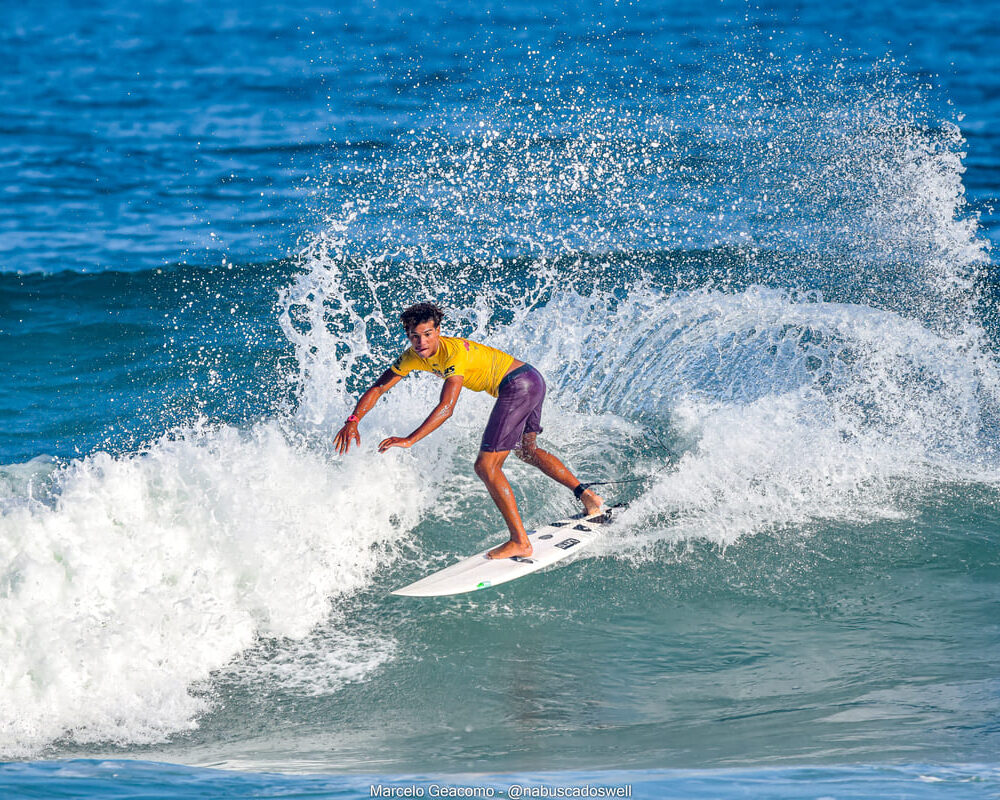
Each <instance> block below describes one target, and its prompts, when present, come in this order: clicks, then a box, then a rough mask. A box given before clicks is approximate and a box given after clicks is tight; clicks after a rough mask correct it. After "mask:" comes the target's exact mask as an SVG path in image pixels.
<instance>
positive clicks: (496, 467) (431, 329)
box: [334, 320, 604, 558]
mask: <svg viewBox="0 0 1000 800" xmlns="http://www.w3.org/2000/svg"><path fill="white" fill-rule="evenodd" d="M407 338H408V339H409V340H410V344H411V345H412V347H413V349H414V351H416V353H417V355H419V356H421V357H422V358H431V357H432V356H434V354H435V353H437V349H438V347H439V346H440V344H441V327H440V325H437V324H435V323H434V322H433V321H432V320H428V321H427V322H421V323H419V324H417V325H414V326H413V327H412V328H410V330H409V331H407ZM523 364H524V362H523V361H519V360H518V359H516V358H515V359H514V362H513V364H511V366H510V368H509V369H508V370H507V372H508V373H510V372H511V371H513V370H515V369H517V368H518V367H520V366H522V365H523ZM401 380H402V377H401V376H399V375H397V374H396V373H394V372H393V371H392V370H391V369H387V370H386V371H385V372H383V373H382V375H381V376H380V377H379V379H378V380H377V381H376V382H375V385H374V386H372V387H371V388H370V389H368V391H366V392H365V393H364V394H363V395H362V396H361V399H360V400H358V404H357V406H356V407H355V409H354V416H356V417H358V418H361V417H363V416H364V415H365V414H367V413H368V412H369V411H370V410H371V409H372V408H373V407H374V405H375V403H376V402H378V399H379V398H380V397H381V396H382V395H383V394H385V393H386V392H387V391H389V389H391V388H392V387H393V386H395V385H396V384H397V383H399V381H401ZM463 382H464V378H462V376H460V375H459V376H452V377H451V378H448V379H447V380H446V381H445V382H444V386H443V387H442V389H441V399H440V400H439V401H438V404H437V406H435V408H434V410H433V411H431V413H430V414H429V415H428V417H427V419H425V420H424V421H423V423H421V424H420V426H419V427H418V428H417V429H416V430H415V431H413V433H411V434H410V435H409V436H390V437H388V438H387V439H383V440H382V441H381V442H380V443H379V446H378V451H379V452H380V453H384V452H386V451H387V450H389V449H390V448H392V447H412V446H413V445H414V444H415V443H416V442H418V441H420V440H421V439H423V438H424V437H425V436H427V435H428V434H430V433H432V432H433V431H435V430H437V429H438V428H439V427H440V426H441V425H443V424H444V422H445V421H446V420H447V419H448V418H449V417H450V416H451V415H452V413H453V411H454V409H455V403H456V402H458V396H459V394H460V393H461V391H462V384H463ZM536 436H537V434H535V433H525V434H524V435H523V436H522V437H521V442H520V444H519V445H518V447H517V449H515V450H514V453H515V454H516V455H517V457H518V458H520V459H521V460H522V461H524V462H525V463H526V464H531V465H532V466H534V467H537V468H538V469H540V470H541V471H542V472H543V473H545V474H546V475H548V476H549V477H550V478H552V480H554V481H557V482H558V483H561V484H562V485H563V486H565V487H567V488H568V489H573V488H575V487H576V486H577V485H578V484H579V483H580V481H579V480H577V478H576V476H575V475H573V473H572V472H570V471H569V469H568V468H567V467H566V465H565V464H563V463H562V461H560V460H559V459H558V458H557V457H556V456H555V455H553V454H552V453H549V452H548V451H546V450H542V449H541V448H539V447H538V446H537V445H536V444H535V438H536ZM352 442H353V443H355V444H358V445H360V444H361V435H360V434H359V433H358V423H357V422H347V423H345V424H344V427H343V428H341V429H340V431H339V432H338V433H337V436H336V438H335V439H334V444H335V446H336V448H337V452H338V453H340V454H342V455H343V454H345V453H347V451H348V450H349V449H350V447H351V443H352ZM510 452H511V451H510V450H503V451H500V452H488V451H485V450H481V451H480V452H479V455H478V456H477V458H476V463H475V467H474V468H475V471H476V475H478V476H479V479H480V480H481V481H482V482H483V483H484V484H486V488H487V490H488V491H489V493H490V497H492V498H493V502H494V503H496V506H497V508H498V509H499V510H500V513H501V514H502V515H503V518H504V521H505V522H506V523H507V529H508V530H509V531H510V541H507V542H505V543H504V544H502V545H500V546H499V547H495V548H493V549H492V550H490V552H489V557H490V558H511V557H512V556H522V557H523V556H529V555H531V553H532V547H531V542H530V541H529V539H528V534H527V532H526V531H525V529H524V523H523V522H522V521H521V514H520V512H519V511H518V508H517V500H516V499H515V498H514V491H513V489H511V487H510V483H509V482H508V480H507V476H506V475H504V473H503V463H504V461H505V460H506V459H507V456H508V455H510ZM580 500H581V501H582V502H583V507H584V509H585V510H586V512H587V514H596V513H597V512H598V511H600V509H601V506H602V504H603V502H604V501H603V499H602V498H601V497H600V496H598V495H597V494H595V493H594V492H592V491H590V490H589V489H588V490H587V491H585V492H584V493H583V495H582V496H581V497H580Z"/></svg>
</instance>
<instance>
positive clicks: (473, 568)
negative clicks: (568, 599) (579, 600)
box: [393, 510, 612, 597]
mask: <svg viewBox="0 0 1000 800" xmlns="http://www.w3.org/2000/svg"><path fill="white" fill-rule="evenodd" d="M611 513H612V512H611V511H610V510H608V511H604V512H601V513H599V514H593V515H591V516H589V517H588V516H587V515H585V514H578V515H577V516H575V517H569V518H568V519H561V520H558V521H556V522H553V523H550V524H549V525H546V526H545V527H542V528H538V529H537V530H533V531H528V538H529V539H530V540H531V546H532V548H533V552H532V554H531V555H530V556H527V557H524V558H521V557H518V556H515V557H514V558H489V557H488V556H487V555H486V554H487V553H488V552H489V551H490V550H492V549H493V548H494V547H496V546H497V545H499V544H502V542H497V544H495V545H492V546H491V547H488V548H486V549H485V550H483V551H482V552H481V553H477V554H476V555H474V556H470V557H469V558H465V559H462V560H461V561H459V562H458V563H457V564H452V565H451V566H450V567H445V568H444V569H442V570H440V571H438V572H435V573H433V574H431V575H428V576H427V577H426V578H421V579H420V580H419V581H417V582H416V583H411V584H410V585H409V586H404V587H403V588H402V589H396V591H394V592H393V594H398V595H405V596H407V597H439V596H442V595H448V594H462V593H463V592H474V591H476V590H478V589H488V588H489V587H491V586H499V585H500V584H501V583H507V582H508V581H512V580H515V579H516V578H523V577H524V576H525V575H530V574H531V573H532V572H537V571H538V570H540V569H544V568H545V567H548V566H550V565H552V564H555V563H556V562H557V561H562V560H563V559H564V558H569V557H570V556H572V555H574V554H576V553H578V552H580V551H581V550H583V549H584V548H585V547H587V546H588V545H590V544H591V543H592V542H593V541H594V540H595V539H596V538H597V537H598V536H600V534H601V528H602V527H603V526H604V525H606V524H607V523H609V522H610V521H611Z"/></svg>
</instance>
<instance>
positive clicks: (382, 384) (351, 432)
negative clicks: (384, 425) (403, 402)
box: [334, 369, 403, 455]
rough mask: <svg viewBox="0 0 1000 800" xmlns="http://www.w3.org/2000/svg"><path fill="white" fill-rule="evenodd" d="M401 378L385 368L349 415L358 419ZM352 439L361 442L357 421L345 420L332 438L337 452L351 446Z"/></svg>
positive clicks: (344, 450) (342, 452)
mask: <svg viewBox="0 0 1000 800" xmlns="http://www.w3.org/2000/svg"><path fill="white" fill-rule="evenodd" d="M401 380H403V377H402V376H401V375H397V374H396V373H395V372H393V371H392V370H391V369H387V370H386V371H385V372H383V373H382V374H381V375H380V376H379V379H378V380H377V381H375V385H374V386H372V387H371V388H370V389H369V390H368V391H366V392H365V393H364V394H363V395H361V399H359V400H358V404H357V405H356V406H355V407H354V412H353V414H352V415H351V416H354V417H357V418H358V420H360V419H361V418H362V417H363V416H364V415H365V414H367V413H368V412H369V411H371V410H372V408H374V407H375V404H376V403H377V402H378V399H379V398H380V397H381V396H382V395H384V394H385V393H386V392H388V391H389V390H390V389H391V388H392V387H393V386H395V385H396V384H397V383H399V382H400V381H401ZM352 440H353V441H354V442H356V443H357V444H358V445H360V444H361V434H359V433H358V423H357V422H345V423H344V427H343V428H341V429H340V432H339V433H338V434H337V438H336V439H334V444H335V445H336V447H337V452H338V453H340V454H341V455H343V454H344V453H346V452H347V451H348V450H349V449H350V447H351V441H352Z"/></svg>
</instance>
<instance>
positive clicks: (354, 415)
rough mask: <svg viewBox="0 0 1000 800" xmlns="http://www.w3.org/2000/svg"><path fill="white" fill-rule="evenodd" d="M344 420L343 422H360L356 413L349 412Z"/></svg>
mask: <svg viewBox="0 0 1000 800" xmlns="http://www.w3.org/2000/svg"><path fill="white" fill-rule="evenodd" d="M344 421H345V422H354V423H357V422H361V420H360V419H358V415H357V414H351V416H349V417H348V418H347V419H346V420H344Z"/></svg>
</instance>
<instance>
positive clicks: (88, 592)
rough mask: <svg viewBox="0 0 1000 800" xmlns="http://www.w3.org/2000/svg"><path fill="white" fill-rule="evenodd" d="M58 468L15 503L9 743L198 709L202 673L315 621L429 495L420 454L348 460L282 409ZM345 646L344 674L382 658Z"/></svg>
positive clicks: (0, 601)
mask: <svg viewBox="0 0 1000 800" xmlns="http://www.w3.org/2000/svg"><path fill="white" fill-rule="evenodd" d="M52 479H53V481H54V486H53V492H52V494H51V496H50V498H49V502H48V504H47V503H43V502H40V501H38V500H31V499H28V498H27V497H23V500H22V502H21V503H20V504H19V505H18V507H8V509H7V511H6V512H5V513H4V515H3V517H2V518H0V564H2V565H3V572H2V573H0V660H2V661H0V663H2V669H0V697H2V698H3V703H2V706H0V709H2V710H0V753H2V754H3V755H4V756H5V757H20V756H26V755H31V754H33V753H36V752H37V751H38V749H39V748H41V747H43V746H44V745H46V744H48V743H50V742H52V741H53V740H55V739H57V738H59V737H61V736H64V735H66V736H69V737H70V738H71V739H72V740H74V741H77V742H91V741H98V740H111V741H121V742H148V741H155V740H159V739H162V738H163V737H165V736H167V735H168V734H170V733H172V732H175V731H178V730H183V729H187V728H190V727H192V726H194V725H195V724H196V720H197V717H198V715H199V714H201V713H202V712H204V711H205V709H206V700H205V699H204V698H203V697H201V696H199V695H198V694H197V692H196V691H195V689H196V687H197V685H198V682H199V681H203V680H205V679H206V678H208V677H209V675H210V674H211V673H212V671H213V670H217V669H219V668H221V667H223V666H225V665H226V664H227V663H228V662H230V661H231V659H233V657H234V656H236V655H237V654H239V653H240V652H242V651H244V650H245V649H246V648H248V647H249V646H250V645H252V644H253V643H254V641H255V640H256V638H257V637H293V638H294V637H303V636H305V635H306V634H308V633H309V631H310V630H312V629H313V628H314V627H315V626H316V625H317V624H318V623H319V622H321V621H322V620H324V619H325V618H326V617H327V615H328V614H329V612H330V598H333V599H334V601H336V598H338V597H342V596H345V595H348V594H350V593H353V592H356V591H358V590H359V589H362V588H363V587H364V586H366V585H367V583H368V582H369V581H370V579H371V575H372V573H373V572H374V570H375V569H376V568H377V567H378V565H379V564H380V563H381V562H383V561H384V560H385V558H386V554H387V547H389V546H391V543H392V542H393V541H394V540H395V539H396V538H397V537H398V536H399V535H400V533H401V532H402V531H404V530H406V529H408V528H410V527H412V526H413V525H414V524H415V522H416V520H417V518H418V515H419V512H420V508H421V504H422V503H423V501H424V497H425V494H424V490H423V489H422V487H421V485H420V484H419V482H418V481H417V477H416V475H415V472H414V470H412V468H411V467H410V466H409V462H407V461H406V460H404V459H396V460H395V461H384V460H383V461H382V462H380V463H377V464H376V462H375V460H374V458H372V457H367V458H366V457H365V456H364V455H363V454H359V455H358V457H356V458H353V459H351V460H341V461H337V460H331V459H330V458H329V457H327V456H324V455H321V454H318V453H316V452H311V451H309V450H306V449H303V448H301V447H295V446H293V445H291V444H290V443H289V441H288V439H287V437H286V436H285V435H284V434H283V433H282V432H281V431H280V430H279V428H278V426H277V425H276V424H262V425H259V426H257V427H255V428H254V429H253V430H251V431H249V432H241V431H238V430H235V429H233V428H229V427H201V428H193V429H189V430H186V431H183V432H179V433H177V434H175V435H173V436H170V437H164V438H163V439H161V440H159V441H157V442H155V443H154V444H153V445H151V446H150V447H149V448H148V449H147V450H146V451H144V452H143V453H140V454H134V455H126V456H121V457H117V458H113V457H111V456H109V455H107V454H104V453H97V454H94V455H92V456H89V457H87V458H85V459H81V460H77V461H74V462H72V463H70V464H68V465H66V466H64V467H63V468H62V469H60V470H59V471H58V472H57V473H55V474H54V475H53V476H52ZM390 486H391V487H392V497H393V500H392V502H391V503H386V502H385V499H384V498H385V496H386V494H387V492H388V490H389V487H390ZM9 505H10V504H9ZM386 646H389V645H386ZM340 647H342V648H345V649H347V650H350V649H351V648H352V647H353V645H352V642H351V641H350V640H349V639H345V640H344V641H342V642H340V643H339V644H338V643H336V642H333V643H332V645H331V650H329V651H328V652H327V654H326V656H325V657H324V658H325V665H326V666H327V667H328V668H329V669H330V670H331V671H332V673H333V674H332V675H331V677H330V678H329V683H330V685H331V686H332V685H336V684H337V681H338V679H341V678H342V679H349V678H352V677H356V676H357V672H358V670H359V669H360V670H364V669H369V668H374V667H375V666H377V664H378V663H379V660H380V659H379V658H378V657H373V658H372V659H369V660H368V661H367V662H365V661H364V660H362V661H361V662H359V661H357V660H353V659H351V658H349V657H346V656H345V657H343V658H341V657H339V656H338V654H337V649H338V648H340ZM383 649H384V648H383ZM338 676H339V678H338Z"/></svg>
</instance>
